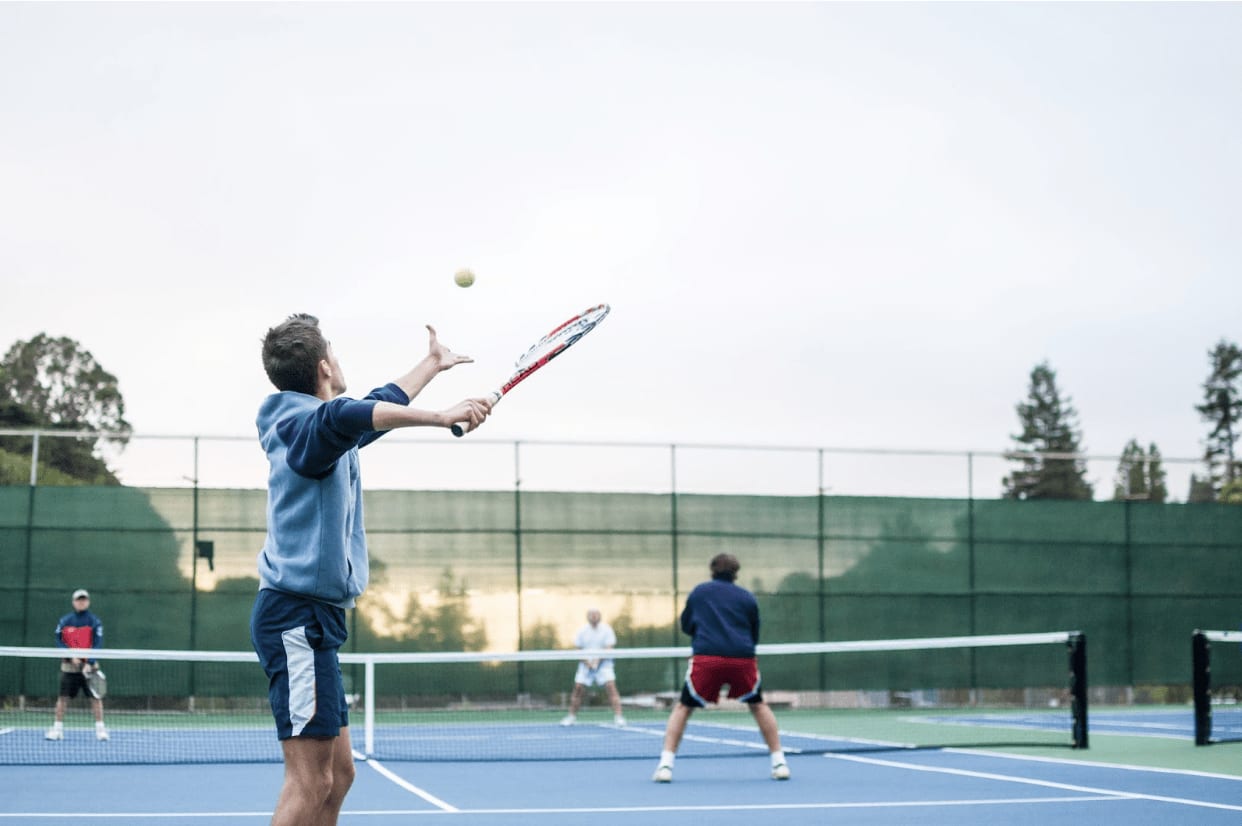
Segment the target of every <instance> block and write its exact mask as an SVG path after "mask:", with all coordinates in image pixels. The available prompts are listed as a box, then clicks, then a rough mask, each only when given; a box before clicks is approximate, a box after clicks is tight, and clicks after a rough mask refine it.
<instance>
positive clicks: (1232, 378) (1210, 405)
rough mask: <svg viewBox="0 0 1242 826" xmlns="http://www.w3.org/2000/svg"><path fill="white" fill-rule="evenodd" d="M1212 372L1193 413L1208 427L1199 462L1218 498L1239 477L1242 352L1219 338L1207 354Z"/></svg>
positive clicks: (1241, 426) (1241, 431) (1240, 476)
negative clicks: (1196, 412) (1200, 402)
mask: <svg viewBox="0 0 1242 826" xmlns="http://www.w3.org/2000/svg"><path fill="white" fill-rule="evenodd" d="M1208 358H1209V360H1210V362H1211V366H1212V372H1211V373H1210V374H1209V375H1208V378H1207V381H1205V382H1204V383H1203V404H1200V405H1195V410H1197V411H1199V415H1200V416H1201V417H1202V418H1203V420H1204V421H1205V422H1208V423H1210V424H1211V425H1212V430H1211V432H1209V433H1208V437H1207V439H1205V440H1204V451H1203V461H1204V463H1205V464H1206V465H1207V470H1208V474H1207V481H1208V482H1209V483H1210V484H1211V486H1212V492H1213V494H1214V495H1215V496H1219V494H1220V491H1221V489H1222V488H1223V487H1224V486H1225V485H1227V484H1229V483H1230V482H1232V481H1234V480H1235V479H1240V478H1242V461H1239V460H1238V457H1237V446H1238V439H1239V437H1240V436H1242V349H1239V348H1238V345H1237V344H1234V343H1233V342H1230V341H1226V340H1225V339H1221V340H1220V341H1219V342H1217V344H1216V346H1215V347H1213V348H1212V349H1211V350H1209V351H1208Z"/></svg>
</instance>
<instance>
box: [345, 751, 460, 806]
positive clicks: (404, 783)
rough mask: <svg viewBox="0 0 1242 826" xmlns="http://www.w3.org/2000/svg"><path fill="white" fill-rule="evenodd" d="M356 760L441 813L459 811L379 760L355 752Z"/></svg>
mask: <svg viewBox="0 0 1242 826" xmlns="http://www.w3.org/2000/svg"><path fill="white" fill-rule="evenodd" d="M354 759H356V760H361V761H363V762H364V763H366V764H367V765H368V766H370V767H371V768H373V769H375V770H376V771H377V772H379V773H380V774H381V775H383V776H384V777H386V778H388V779H389V780H391V781H392V782H393V783H396V784H397V785H398V786H400V787H401V788H403V789H405V790H406V791H407V792H409V793H410V794H413V795H417V796H418V797H421V798H422V799H423V800H426V801H427V802H428V803H430V804H431V805H432V806H435V807H436V808H438V809H440V810H441V811H445V812H456V811H458V809H457V807H456V806H453V805H451V804H449V803H445V802H444V801H443V800H441V799H440V798H438V797H436V796H435V795H434V794H432V793H431V792H428V791H424V790H423V789H420V788H418V786H415V785H414V784H413V783H411V782H409V781H408V780H406V779H405V778H404V777H401V776H400V775H398V774H395V773H393V772H392V771H390V770H389V769H388V767H387V766H385V765H384V764H383V763H380V762H379V761H378V760H368V759H367V758H366V756H365V755H362V754H359V753H358V752H356V751H355V752H354Z"/></svg>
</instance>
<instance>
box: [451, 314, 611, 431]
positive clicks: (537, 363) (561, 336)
mask: <svg viewBox="0 0 1242 826" xmlns="http://www.w3.org/2000/svg"><path fill="white" fill-rule="evenodd" d="M610 309H611V307H609V306H608V305H607V304H597V305H596V306H594V307H591V308H590V309H586V310H583V311H582V312H580V313H578V315H576V316H574V317H573V318H571V319H569V321H566V322H565V323H564V324H562V325H560V326H559V327H557V328H556V329H555V330H553V331H552V332H550V333H548V334H547V335H546V336H544V337H543V338H541V339H539V340H538V341H536V342H535V343H534V344H533V345H532V346H531V348H530V349H529V350H527V351H526V353H525V354H524V355H523V356H522V357H521V358H520V359H518V360H517V364H516V370H515V371H514V373H513V375H512V376H510V377H509V380H508V381H506V382H505V383H504V384H502V385H501V386H500V389H499V390H493V391H492V404H493V405H495V404H496V402H498V401H500V400H501V399H502V398H504V396H505V394H506V393H508V392H509V391H510V390H512V389H513V388H515V387H517V386H518V385H519V384H521V383H522V382H523V381H524V380H525V379H526V378H527V377H529V376H530V375H531V374H532V373H534V372H535V371H536V370H538V369H539V368H540V367H543V366H544V365H545V364H547V363H548V362H550V361H551V360H552V359H554V358H556V357H557V356H559V355H560V354H561V353H563V352H565V351H566V350H568V349H569V348H570V346H571V345H573V344H574V343H575V342H577V341H578V339H580V338H582V337H583V336H585V335H586V334H587V333H589V332H591V331H592V330H594V329H595V326H596V325H597V324H599V323H600V322H601V321H603V320H604V318H605V317H606V316H607V315H608V311H609V310H610ZM452 431H453V435H454V436H464V435H465V433H466V429H465V428H464V427H462V426H461V425H460V424H455V425H453V427H452Z"/></svg>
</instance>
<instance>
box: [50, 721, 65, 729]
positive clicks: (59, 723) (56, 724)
mask: <svg viewBox="0 0 1242 826" xmlns="http://www.w3.org/2000/svg"><path fill="white" fill-rule="evenodd" d="M64 727H65V724H64V722H62V721H61V720H57V721H56V722H54V723H52V728H54V729H62V728H64Z"/></svg>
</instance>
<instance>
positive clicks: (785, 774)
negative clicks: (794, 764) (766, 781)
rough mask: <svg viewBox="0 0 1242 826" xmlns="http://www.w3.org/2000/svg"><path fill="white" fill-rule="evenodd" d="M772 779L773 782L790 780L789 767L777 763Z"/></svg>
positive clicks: (773, 769)
mask: <svg viewBox="0 0 1242 826" xmlns="http://www.w3.org/2000/svg"><path fill="white" fill-rule="evenodd" d="M772 779H773V780H788V779H789V766H787V765H785V764H784V763H777V764H776V765H775V766H773V767H772Z"/></svg>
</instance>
